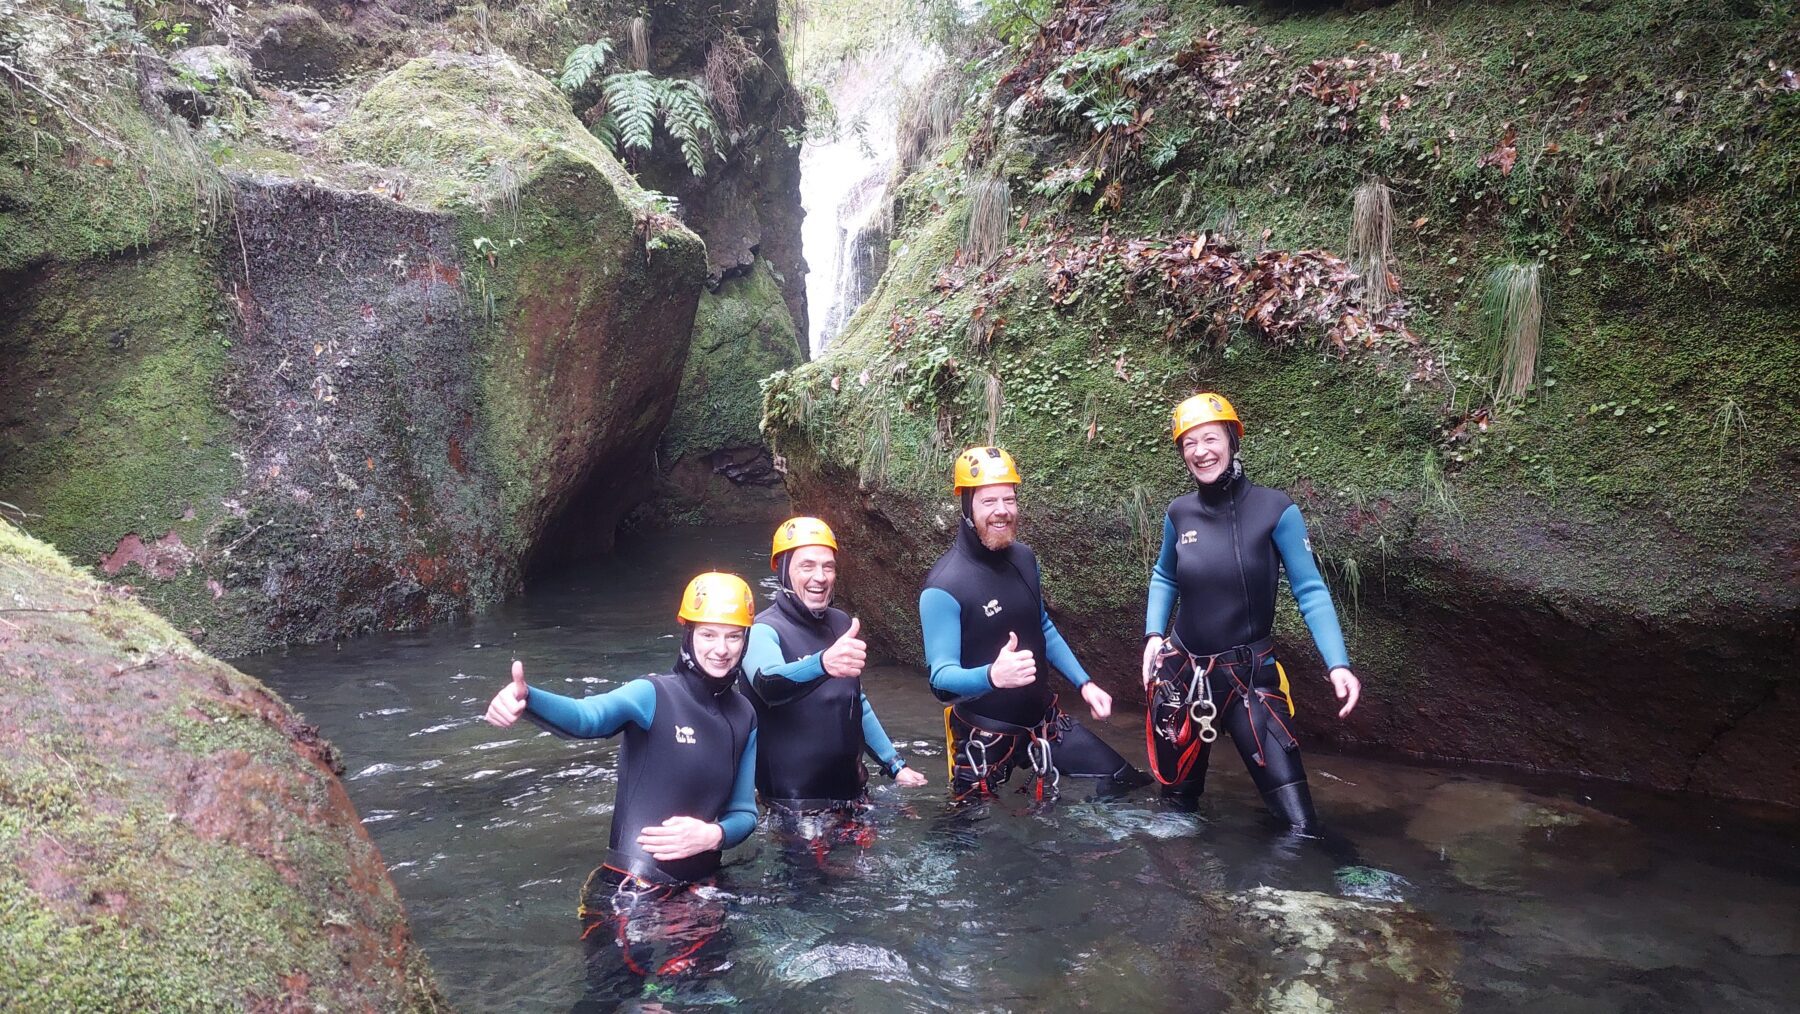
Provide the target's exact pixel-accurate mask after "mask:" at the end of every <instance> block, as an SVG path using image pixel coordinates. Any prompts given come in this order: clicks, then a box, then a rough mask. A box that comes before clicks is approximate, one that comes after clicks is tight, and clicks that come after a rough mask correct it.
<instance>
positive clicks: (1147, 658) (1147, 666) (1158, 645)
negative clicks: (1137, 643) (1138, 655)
mask: <svg viewBox="0 0 1800 1014" xmlns="http://www.w3.org/2000/svg"><path fill="white" fill-rule="evenodd" d="M1162 649H1163V639H1162V638H1161V637H1146V638H1144V689H1145V690H1148V689H1150V681H1151V680H1153V679H1155V678H1156V657H1157V656H1158V655H1161V654H1162Z"/></svg>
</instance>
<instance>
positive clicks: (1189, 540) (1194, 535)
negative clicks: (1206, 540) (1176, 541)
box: [1181, 528, 1200, 546]
mask: <svg viewBox="0 0 1800 1014" xmlns="http://www.w3.org/2000/svg"><path fill="white" fill-rule="evenodd" d="M1199 538H1200V530H1199V529H1197V528H1190V529H1188V530H1187V531H1185V532H1182V533H1181V544H1182V545H1184V546H1191V545H1193V544H1194V543H1195V541H1197V540H1198V539H1199Z"/></svg>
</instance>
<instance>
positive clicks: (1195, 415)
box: [1169, 391, 1244, 444]
mask: <svg viewBox="0 0 1800 1014" xmlns="http://www.w3.org/2000/svg"><path fill="white" fill-rule="evenodd" d="M1209 422H1224V423H1230V424H1231V425H1232V426H1233V427H1234V428H1235V429H1236V430H1237V435H1238V439H1239V440H1242V439H1243V438H1244V422H1243V420H1241V419H1239V418H1238V414H1237V409H1235V408H1232V407H1231V402H1230V401H1227V400H1226V398H1225V396H1224V395H1222V394H1214V393H1213V392H1211V391H1201V392H1200V393H1199V394H1196V395H1194V396H1193V397H1192V398H1189V399H1188V400H1186V401H1184V402H1182V403H1181V404H1179V405H1177V406H1175V411H1174V413H1173V415H1172V417H1171V419H1170V421H1169V430H1170V432H1171V433H1173V434H1174V437H1175V442H1176V443H1178V444H1179V443H1181V435H1182V434H1183V433H1186V432H1187V431H1188V430H1191V429H1193V428H1194V427H1196V426H1204V425H1205V424H1207V423H1209Z"/></svg>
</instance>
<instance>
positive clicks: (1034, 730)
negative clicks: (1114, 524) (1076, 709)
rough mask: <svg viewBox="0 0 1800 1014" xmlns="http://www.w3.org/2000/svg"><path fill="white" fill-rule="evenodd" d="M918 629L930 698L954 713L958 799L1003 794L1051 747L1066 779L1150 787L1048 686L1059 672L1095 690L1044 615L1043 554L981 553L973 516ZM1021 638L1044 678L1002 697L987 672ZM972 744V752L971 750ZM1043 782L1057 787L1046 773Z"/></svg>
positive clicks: (951, 733) (924, 599) (944, 562)
mask: <svg viewBox="0 0 1800 1014" xmlns="http://www.w3.org/2000/svg"><path fill="white" fill-rule="evenodd" d="M919 623H920V626H921V627H922V628H923V630H924V635H925V662H926V665H928V666H929V667H930V670H931V690H932V693H934V694H936V695H937V698H938V700H940V701H943V702H944V703H946V704H947V705H949V707H947V708H945V709H944V725H945V732H946V738H947V739H948V741H949V743H948V745H949V750H950V778H951V793H952V794H953V795H954V796H955V797H956V798H958V799H961V798H963V797H965V796H967V795H969V794H970V793H971V792H988V793H991V792H993V791H995V789H996V787H997V786H999V785H1001V784H1003V783H1005V782H1006V780H1007V779H1008V778H1009V777H1011V774H1012V770H1013V768H1015V767H1018V766H1030V767H1032V768H1033V769H1034V770H1036V769H1039V768H1043V767H1044V765H1043V763H1042V757H1041V755H1038V756H1033V755H1032V754H1033V753H1034V752H1036V751H1039V750H1041V749H1042V748H1040V747H1033V746H1032V743H1033V742H1034V741H1047V742H1048V743H1050V744H1051V745H1052V746H1053V749H1052V750H1051V757H1052V758H1053V763H1054V767H1055V770H1056V771H1057V772H1059V773H1061V774H1066V775H1085V776H1090V777H1099V778H1110V779H1113V780H1114V781H1115V782H1118V783H1121V784H1123V785H1141V784H1143V783H1144V782H1145V781H1147V780H1148V779H1146V778H1145V777H1144V775H1143V774H1142V773H1141V772H1139V771H1138V770H1137V769H1136V768H1133V767H1132V766H1131V765H1130V764H1129V763H1128V762H1127V761H1126V760H1125V758H1124V757H1121V756H1119V754H1118V752H1117V751H1115V750H1114V749H1113V748H1112V747H1110V746H1107V745H1106V744H1105V743H1104V742H1102V741H1101V740H1100V738H1099V737H1097V736H1095V735H1094V734H1093V733H1092V732H1089V731H1088V730H1087V729H1084V728H1082V727H1081V725H1080V724H1078V723H1077V722H1076V721H1075V720H1074V719H1073V718H1072V717H1070V716H1068V715H1066V714H1063V713H1062V709H1061V708H1059V707H1058V706H1057V698H1056V694H1055V693H1053V692H1052V691H1051V690H1050V687H1049V670H1050V668H1051V667H1055V669H1056V670H1057V671H1058V672H1060V673H1062V675H1063V678H1064V679H1067V680H1068V681H1069V682H1070V683H1071V684H1073V685H1074V686H1075V687H1077V688H1080V687H1082V686H1083V685H1085V684H1086V683H1087V682H1088V674H1087V671H1086V670H1084V669H1082V667H1081V663H1080V662H1078V661H1076V660H1075V653H1074V652H1073V651H1071V650H1070V649H1069V645H1068V642H1066V641H1064V640H1063V637H1062V634H1061V633H1059V632H1058V631H1057V629H1056V624H1055V623H1052V622H1051V621H1050V614H1049V613H1048V612H1047V611H1046V610H1045V609H1044V596H1043V590H1042V587H1041V585H1040V581H1039V576H1038V565H1037V554H1035V553H1033V552H1032V551H1031V549H1030V547H1028V546H1026V545H1025V544H1024V543H1020V542H1015V543H1013V544H1012V545H1010V546H1008V547H1007V548H1005V549H1003V550H998V551H996V550H992V549H989V548H987V547H986V546H984V545H982V544H981V540H980V538H979V537H977V536H976V534H975V529H974V526H973V525H972V524H971V523H970V522H969V520H968V518H967V516H966V515H965V517H964V518H963V521H962V523H961V524H960V525H959V526H958V531H957V536H956V544H955V545H953V546H952V547H951V548H950V551H949V552H947V553H945V554H944V555H943V556H942V557H941V558H939V559H938V562H937V564H936V565H935V566H933V567H932V568H931V572H930V573H929V574H928V575H926V578H925V589H924V590H923V591H922V592H920V593H919ZM1015 634H1016V635H1017V636H1018V639H1019V645H1018V646H1019V650H1021V651H1030V652H1031V653H1032V656H1033V658H1034V659H1035V660H1036V661H1037V663H1038V678H1037V679H1036V680H1035V681H1033V682H1032V683H1030V684H1027V685H1026V686H1023V687H1012V688H1007V689H1000V688H997V687H995V686H994V685H993V683H992V682H990V681H989V679H988V669H989V667H990V666H992V664H993V661H994V659H995V658H996V657H998V656H999V654H1000V649H1001V648H1003V647H1005V645H1006V642H1007V638H1008V636H1009V635H1015ZM971 744H973V747H971ZM1038 774H1039V775H1040V776H1041V777H1040V781H1039V785H1040V787H1041V786H1042V784H1043V780H1042V776H1049V777H1050V778H1054V775H1051V774H1050V772H1049V771H1047V770H1038Z"/></svg>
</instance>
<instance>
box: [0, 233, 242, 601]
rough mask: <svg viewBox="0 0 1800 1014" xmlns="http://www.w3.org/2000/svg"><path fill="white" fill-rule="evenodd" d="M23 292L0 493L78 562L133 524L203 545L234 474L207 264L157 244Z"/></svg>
mask: <svg viewBox="0 0 1800 1014" xmlns="http://www.w3.org/2000/svg"><path fill="white" fill-rule="evenodd" d="M24 298H25V299H26V300H28V301H27V302H25V303H24V304H23V305H19V306H15V307H14V308H13V309H14V310H15V312H16V316H15V321H16V327H14V328H12V329H9V330H8V332H7V334H6V335H5V336H0V358H4V359H5V360H6V361H8V362H14V363H23V364H30V367H29V369H28V370H20V371H19V372H18V373H17V374H14V375H13V376H11V377H8V378H7V379H6V380H5V381H0V392H4V394H5V396H6V400H7V402H8V406H7V407H6V408H5V409H0V415H3V416H4V417H5V418H6V421H7V423H8V425H7V426H6V427H5V429H4V436H0V500H7V501H9V502H12V503H15V504H17V505H18V506H20V507H22V508H24V509H25V510H26V511H28V512H30V513H31V514H33V515H36V516H35V517H32V518H30V519H29V524H30V527H31V529H32V530H33V531H34V532H35V533H37V534H40V535H42V536H44V537H45V538H47V539H50V540H51V541H53V542H56V543H57V544H58V545H59V546H61V547H62V548H63V549H64V551H66V552H68V553H70V554H72V555H73V556H75V557H76V558H77V559H80V560H83V561H84V562H89V563H98V562H99V560H100V558H101V557H102V556H103V555H105V554H106V553H109V552H111V551H112V550H113V549H114V548H115V546H116V545H117V543H118V542H119V540H120V539H121V538H123V537H124V536H126V535H127V534H132V533H136V534H137V535H139V536H140V537H141V538H142V540H143V541H144V542H146V543H148V542H152V541H155V540H156V539H158V538H161V537H162V536H163V535H164V534H165V533H168V532H171V531H173V532H175V533H176V534H177V535H178V536H179V537H180V538H181V539H182V541H183V542H184V544H186V545H187V546H189V547H199V546H201V545H203V544H204V543H205V541H206V538H207V534H208V531H209V528H210V526H211V525H212V524H213V523H214V521H215V520H216V516H217V512H218V511H219V510H220V506H219V501H220V500H221V499H223V498H224V497H225V496H226V495H228V493H229V491H230V490H231V489H232V488H233V487H234V484H235V483H236V482H237V479H238V476H239V474H240V469H239V466H238V465H237V464H236V462H234V461H233V460H232V458H231V449H232V448H231V443H230V435H231V420H230V419H229V418H228V417H227V416H226V415H225V414H224V413H223V412H222V411H220V410H219V408H218V407H217V401H216V389H217V384H218V383H219V378H220V377H221V376H222V374H223V372H224V369H225V364H226V358H227V355H228V352H227V349H226V345H227V340H226V337H225V325H224V321H223V319H222V316H223V309H222V308H221V307H220V305H219V295H218V291H217V289H216V287H215V285H214V282H213V274H212V266H211V264H210V263H209V262H208V261H207V259H205V258H203V257H200V256H197V255H195V254H192V253H189V252H187V251H185V250H182V249H180V248H178V247H166V246H165V247H161V248H158V249H156V250H153V251H151V252H149V253H146V254H143V255H141V256H131V257H127V258H124V259H119V260H112V261H100V262H90V263H88V264H84V265H80V266H77V267H72V268H69V269H67V270H65V271H62V272H59V273H57V274H54V275H51V276H49V277H48V278H46V279H44V280H42V281H40V283H39V284H37V285H36V286H34V287H33V288H32V289H31V290H29V294H28V295H26V296H25V297H24ZM190 577H191V578H192V579H191V580H189V581H188V582H187V583H188V584H190V585H192V586H194V587H192V588H190V589H188V590H189V591H190V592H191V591H196V590H198V585H199V584H200V582H201V580H202V579H201V578H199V577H193V576H191V575H190ZM171 593H173V592H172V590H171ZM174 615H175V616H176V617H177V622H185V621H187V620H188V619H190V618H191V615H192V614H191V613H190V612H188V611H185V610H178V611H175V613H174Z"/></svg>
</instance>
